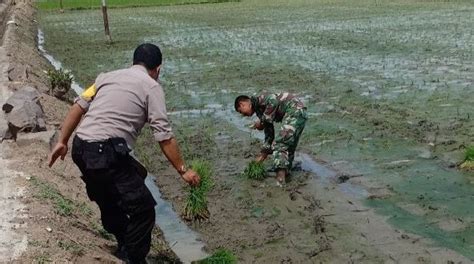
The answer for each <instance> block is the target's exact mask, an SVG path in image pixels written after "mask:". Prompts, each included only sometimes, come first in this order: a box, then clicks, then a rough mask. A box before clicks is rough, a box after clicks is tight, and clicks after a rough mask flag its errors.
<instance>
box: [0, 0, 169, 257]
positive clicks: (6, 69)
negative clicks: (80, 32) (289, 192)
mask: <svg viewBox="0 0 474 264" xmlns="http://www.w3.org/2000/svg"><path fill="white" fill-rule="evenodd" d="M33 3H34V1H33V0H23V1H19V0H16V1H1V3H0V12H2V16H1V17H2V18H3V20H2V21H0V25H1V32H5V34H4V35H3V43H2V46H1V47H0V66H1V67H0V68H1V70H2V78H3V79H2V80H1V82H0V86H1V93H0V99H1V100H0V101H1V102H2V104H3V102H5V100H6V99H7V98H8V96H10V95H11V93H12V92H13V91H15V90H17V89H21V88H22V87H24V86H32V87H35V88H36V89H37V90H38V91H40V92H41V93H42V96H41V104H42V107H43V110H44V112H45V117H46V122H47V127H48V131H46V132H41V133H32V134H19V137H18V140H17V141H16V142H11V141H4V142H3V143H2V144H1V145H0V147H1V148H0V170H1V171H0V172H1V173H0V185H1V186H2V187H1V188H2V195H1V196H0V205H1V206H0V208H1V210H2V211H1V212H0V215H1V217H0V221H1V223H0V228H1V232H0V234H1V235H0V263H3V262H9V263H10V262H13V263H46V262H55V263H58V262H60V263H64V262H66V263H67V262H74V263H121V261H120V260H118V259H117V258H115V257H114V256H113V255H112V254H111V252H113V250H115V248H114V247H115V242H114V241H113V239H112V238H111V235H110V234H108V233H106V232H105V230H103V228H102V225H101V224H100V219H99V216H100V215H99V212H98V209H97V207H96V205H95V204H94V203H92V202H90V201H89V200H88V198H87V196H86V193H85V188H84V185H83V183H82V181H81V179H80V173H79V171H78V170H77V168H76V167H75V165H74V164H73V163H72V161H71V158H70V156H68V157H67V158H66V159H65V161H59V162H57V163H56V164H55V166H54V167H53V168H52V169H49V168H48V167H47V164H46V160H47V155H48V153H49V150H50V141H51V138H52V136H53V134H54V131H55V130H56V129H57V127H58V126H59V124H60V122H61V121H62V120H63V118H64V116H65V114H66V113H67V111H68V108H69V105H68V104H67V103H65V102H62V101H60V100H57V99H56V98H54V97H51V96H49V95H48V94H47V92H48V87H49V86H48V80H47V77H46V74H45V72H44V71H45V70H47V69H50V68H51V67H52V66H51V65H50V64H49V63H48V62H47V61H46V60H45V59H44V58H43V57H42V56H41V54H40V52H39V51H38V49H37V32H38V28H37V27H38V25H37V22H36V20H35V16H36V9H35V7H34V6H33ZM4 30H5V31H4ZM0 119H1V123H0V124H2V127H4V125H5V121H4V116H3V113H2V116H1V118H0ZM2 132H3V131H2ZM154 236H155V238H154V242H153V246H152V252H151V254H150V255H151V256H152V258H153V257H154V258H156V259H158V258H160V256H161V255H162V254H164V255H167V256H169V257H174V256H173V254H172V253H171V252H170V251H169V247H168V245H167V244H166V243H165V242H164V240H163V239H162V235H161V232H160V230H158V229H156V232H155V234H154Z"/></svg>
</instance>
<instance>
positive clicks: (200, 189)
mask: <svg viewBox="0 0 474 264" xmlns="http://www.w3.org/2000/svg"><path fill="white" fill-rule="evenodd" d="M192 169H193V170H194V171H196V172H197V173H198V174H199V176H200V177H201V181H200V182H199V185H198V186H191V187H189V194H188V197H187V199H186V205H185V207H184V219H186V220H188V221H193V222H194V221H202V220H206V219H208V218H209V210H208V209H207V193H208V192H209V190H210V189H211V187H212V180H211V173H212V169H211V165H210V164H209V163H208V162H206V161H202V160H195V161H193V162H192Z"/></svg>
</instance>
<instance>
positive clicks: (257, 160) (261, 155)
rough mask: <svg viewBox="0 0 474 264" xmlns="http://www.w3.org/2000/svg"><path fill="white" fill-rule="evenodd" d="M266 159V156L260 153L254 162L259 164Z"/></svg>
mask: <svg viewBox="0 0 474 264" xmlns="http://www.w3.org/2000/svg"><path fill="white" fill-rule="evenodd" d="M267 157H268V154H265V153H260V155H258V156H257V158H256V159H255V161H256V162H259V163H260V162H263V161H264V160H266V159H267Z"/></svg>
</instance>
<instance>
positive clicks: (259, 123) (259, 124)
mask: <svg viewBox="0 0 474 264" xmlns="http://www.w3.org/2000/svg"><path fill="white" fill-rule="evenodd" d="M252 128H253V129H257V130H263V129H264V128H265V126H264V125H263V124H262V122H260V120H258V121H256V122H255V124H253V126H252Z"/></svg>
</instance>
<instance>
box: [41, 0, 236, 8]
mask: <svg viewBox="0 0 474 264" xmlns="http://www.w3.org/2000/svg"><path fill="white" fill-rule="evenodd" d="M236 1H238V0H107V7H112V8H115V7H140V6H160V5H185V4H205V3H223V2H236ZM37 5H38V8H40V9H43V10H51V9H60V5H59V0H38V1H37ZM100 6H101V1H99V0H63V9H92V8H99V7H100Z"/></svg>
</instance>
